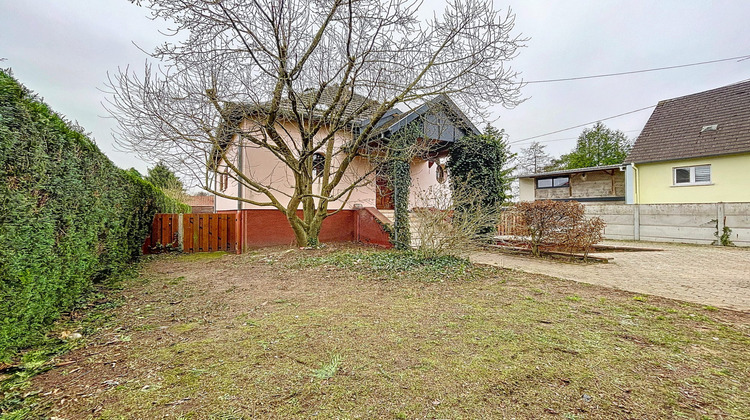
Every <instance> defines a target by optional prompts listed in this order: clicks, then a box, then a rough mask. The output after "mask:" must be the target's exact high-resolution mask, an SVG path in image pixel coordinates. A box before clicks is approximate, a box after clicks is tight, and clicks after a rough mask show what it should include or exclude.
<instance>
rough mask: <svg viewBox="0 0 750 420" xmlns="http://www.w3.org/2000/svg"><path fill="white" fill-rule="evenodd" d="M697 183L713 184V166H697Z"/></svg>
mask: <svg viewBox="0 0 750 420" xmlns="http://www.w3.org/2000/svg"><path fill="white" fill-rule="evenodd" d="M695 182H711V166H709V165H706V166H696V167H695Z"/></svg>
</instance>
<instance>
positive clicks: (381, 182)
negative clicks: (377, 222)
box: [375, 175, 393, 210]
mask: <svg viewBox="0 0 750 420" xmlns="http://www.w3.org/2000/svg"><path fill="white" fill-rule="evenodd" d="M388 184H389V182H388V178H386V177H385V176H383V175H378V176H377V177H376V178H375V208H377V209H380V210H393V189H391V187H390V185H388Z"/></svg>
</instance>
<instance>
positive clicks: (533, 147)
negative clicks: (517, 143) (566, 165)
mask: <svg viewBox="0 0 750 420" xmlns="http://www.w3.org/2000/svg"><path fill="white" fill-rule="evenodd" d="M546 147H547V146H546V145H544V144H541V143H539V142H537V141H534V142H531V144H529V147H525V148H522V149H521V153H519V154H518V170H519V171H520V172H521V174H535V173H538V172H542V171H544V170H545V169H547V167H548V166H549V165H550V163H551V162H552V158H551V157H550V155H548V154H547V152H545V151H544V149H545V148H546Z"/></svg>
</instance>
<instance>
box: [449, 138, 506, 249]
mask: <svg viewBox="0 0 750 420" xmlns="http://www.w3.org/2000/svg"><path fill="white" fill-rule="evenodd" d="M504 137H505V132H504V131H503V130H498V129H496V128H495V127H492V126H490V125H488V126H487V127H486V128H485V130H484V133H483V134H480V135H474V136H465V137H463V138H461V139H460V140H458V141H457V142H456V143H455V144H454V145H453V148H452V149H451V156H450V158H449V159H448V170H449V173H450V185H451V190H452V192H453V194H454V195H455V196H456V197H458V196H461V197H466V196H467V193H466V191H471V194H470V196H471V197H472V199H471V200H464V203H462V205H461V206H458V207H457V208H456V212H457V214H456V217H459V218H460V217H462V214H471V213H479V212H482V213H485V214H487V213H489V214H495V215H498V212H499V211H500V209H501V207H502V205H503V203H505V202H506V201H508V199H509V198H510V194H509V191H510V184H511V180H512V179H511V173H512V172H513V171H514V170H515V167H513V166H511V165H512V162H513V159H514V157H515V154H513V153H511V152H510V148H509V146H508V143H507V142H506V141H505V139H504ZM496 221H497V218H495V219H494V220H488V223H486V224H485V225H483V226H481V227H480V228H478V231H477V232H476V233H477V234H478V235H486V234H490V233H492V234H494V232H495V231H496V224H497V223H496Z"/></svg>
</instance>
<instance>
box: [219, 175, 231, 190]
mask: <svg viewBox="0 0 750 420" xmlns="http://www.w3.org/2000/svg"><path fill="white" fill-rule="evenodd" d="M228 187H229V170H228V169H225V170H224V172H223V173H220V174H219V191H221V192H224V191H226V190H227V188H228Z"/></svg>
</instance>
